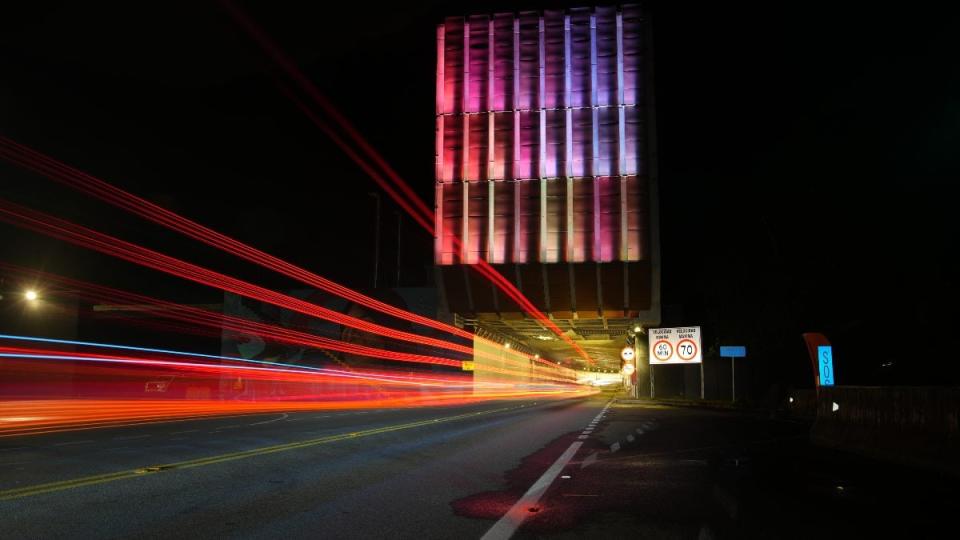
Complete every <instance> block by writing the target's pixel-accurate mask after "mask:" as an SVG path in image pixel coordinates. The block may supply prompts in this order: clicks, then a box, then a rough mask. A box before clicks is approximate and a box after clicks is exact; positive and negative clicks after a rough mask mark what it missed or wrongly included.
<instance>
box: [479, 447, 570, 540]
mask: <svg viewBox="0 0 960 540" xmlns="http://www.w3.org/2000/svg"><path fill="white" fill-rule="evenodd" d="M582 445H583V443H582V442H579V441H578V442H575V443H573V444H571V445H570V447H569V448H567V449H566V451H564V452H563V454H561V455H560V457H558V458H557V460H556V461H554V462H553V465H551V466H550V468H549V469H547V472H545V473H543V476H541V477H540V479H539V480H537V481H536V482H535V483H534V484H533V485H532V486H530V489H528V490H527V492H526V493H524V494H523V497H520V500H519V501H517V502H516V503H515V504H514V505H513V506H511V507H510V510H507V513H506V514H504V515H503V517H502V518H500V520H499V521H497V522H496V523H495V524H494V525H493V527H491V528H490V530H489V531H487V534H485V535H483V536H482V537H480V540H506V539H507V538H510V537H511V536H513V533H515V532H516V531H517V528H519V527H520V525H522V524H523V522H524V520H526V519H527V516H529V515H530V514H531V512H530V511H529V509H530V508H533V507H535V506H536V504H537V503H538V502H539V501H540V497H542V496H543V494H544V493H546V491H547V488H549V487H550V484H552V483H553V481H554V480H556V478H557V476H558V475H559V474H560V471H562V470H563V468H564V467H566V466H567V463H569V462H570V460H571V459H573V456H574V455H576V453H577V450H579V449H580V447H581V446H582Z"/></svg>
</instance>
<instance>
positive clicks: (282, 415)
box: [250, 413, 290, 426]
mask: <svg viewBox="0 0 960 540" xmlns="http://www.w3.org/2000/svg"><path fill="white" fill-rule="evenodd" d="M288 416H290V415H289V414H287V413H283V414H281V415H280V417H279V418H274V419H273V420H264V421H263V422H254V423H252V424H250V425H251V426H262V425H263V424H271V423H273V422H279V421H281V420H283V419H285V418H287V417H288Z"/></svg>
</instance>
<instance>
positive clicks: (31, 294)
mask: <svg viewBox="0 0 960 540" xmlns="http://www.w3.org/2000/svg"><path fill="white" fill-rule="evenodd" d="M23 297H24V298H26V299H27V300H28V301H30V302H36V301H37V298H39V297H40V295H38V294H37V291H35V290H33V289H27V290H26V291H25V292H24V293H23Z"/></svg>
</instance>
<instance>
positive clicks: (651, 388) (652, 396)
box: [650, 364, 656, 399]
mask: <svg viewBox="0 0 960 540" xmlns="http://www.w3.org/2000/svg"><path fill="white" fill-rule="evenodd" d="M654 397H656V394H655V393H654V391H653V364H650V399H653V398H654Z"/></svg>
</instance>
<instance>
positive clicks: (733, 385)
mask: <svg viewBox="0 0 960 540" xmlns="http://www.w3.org/2000/svg"><path fill="white" fill-rule="evenodd" d="M720 357H721V358H729V359H730V401H736V400H737V369H736V363H735V362H734V359H735V358H746V357H747V348H746V347H744V346H743V345H726V346H725V345H721V346H720Z"/></svg>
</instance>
